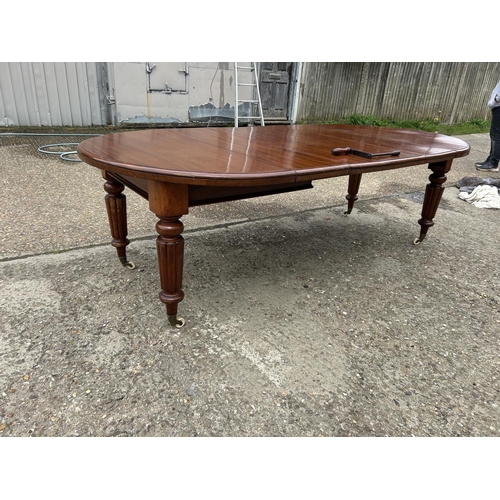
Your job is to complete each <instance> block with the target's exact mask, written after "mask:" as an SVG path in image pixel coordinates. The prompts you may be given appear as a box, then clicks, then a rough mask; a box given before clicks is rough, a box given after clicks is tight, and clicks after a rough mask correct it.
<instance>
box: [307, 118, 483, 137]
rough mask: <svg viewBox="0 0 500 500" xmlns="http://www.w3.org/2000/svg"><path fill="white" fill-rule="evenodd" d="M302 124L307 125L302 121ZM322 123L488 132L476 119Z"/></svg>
mask: <svg viewBox="0 0 500 500" xmlns="http://www.w3.org/2000/svg"><path fill="white" fill-rule="evenodd" d="M303 123H308V122H306V121H304V122H303ZM322 123H331V124H335V123H338V124H347V125H370V126H374V127H394V128H407V129H414V130H425V131H427V132H438V133H440V134H446V135H466V134H482V133H486V132H489V131H490V122H489V121H488V120H483V119H480V118H476V119H474V120H469V121H466V122H462V123H455V124H453V125H449V124H446V123H441V122H440V121H439V119H437V118H436V119H432V118H427V119H425V120H391V119H388V118H379V117H377V116H371V115H358V114H354V115H349V116H347V117H345V118H343V119H341V120H328V121H325V122H322Z"/></svg>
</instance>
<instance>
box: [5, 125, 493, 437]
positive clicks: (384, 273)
mask: <svg viewBox="0 0 500 500" xmlns="http://www.w3.org/2000/svg"><path fill="white" fill-rule="evenodd" d="M83 138H84V137H81V136H76V135H75V136H74V137H66V136H65V137H56V136H53V137H47V136H18V137H5V136H3V137H2V136H0V167H1V169H2V176H1V178H0V242H1V244H0V315H1V318H2V324H1V325H0V361H1V364H0V366H1V368H0V435H2V436H499V435H500V420H499V404H500V380H499V379H500V349H499V347H500V336H499V330H500V280H499V278H500V271H499V266H498V262H497V259H498V248H499V224H498V221H499V219H498V217H499V213H498V210H487V209H478V208H475V207H474V206H472V205H469V204H468V203H466V202H464V201H462V200H460V199H459V198H458V196H457V195H458V189H457V188H456V187H455V186H454V184H455V182H456V181H457V180H459V179H461V178H463V177H464V176H476V175H478V174H479V175H480V173H479V172H477V171H476V170H475V169H474V166H473V164H474V162H475V161H478V160H482V159H484V158H485V157H486V155H487V152H488V150H489V136H488V134H475V135H469V136H462V137H461V138H462V139H463V140H465V141H466V142H468V143H469V144H470V145H471V153H470V155H469V156H467V157H465V158H461V159H458V160H456V161H455V162H454V166H453V168H452V171H451V172H450V174H449V176H448V181H447V183H446V190H445V193H444V196H443V200H442V202H441V206H440V208H439V209H438V213H437V216H436V218H435V222H436V224H435V226H434V227H432V228H431V229H430V230H429V233H428V236H427V238H426V240H425V241H424V242H423V243H422V244H421V245H418V246H414V245H413V244H412V240H413V238H414V237H415V236H417V235H418V233H419V228H420V226H419V225H418V224H417V220H418V219H419V218H420V210H421V203H422V200H423V192H424V188H425V185H426V183H427V178H428V175H429V173H430V171H429V170H428V169H427V168H426V165H422V166H421V167H413V168H409V169H401V170H397V171H388V172H381V173H377V174H370V175H365V176H364V178H363V180H362V184H361V189H360V193H359V200H358V201H357V202H356V205H355V209H354V211H353V213H352V214H351V215H350V216H349V217H344V216H343V215H342V214H343V210H344V208H345V199H344V197H345V194H346V187H347V179H346V178H337V179H331V180H323V181H318V182H316V183H315V188H314V189H312V190H308V191H304V192H298V193H293V194H286V195H276V196H272V197H267V198H261V199H252V200H245V201H238V202H230V203H226V204H220V205H214V206H206V207H197V208H195V209H193V210H192V212H191V213H190V215H188V216H186V217H185V218H184V219H183V221H184V224H185V232H184V237H185V240H186V254H185V270H184V272H185V276H184V291H185V293H186V297H185V299H184V301H183V302H181V303H180V306H179V313H180V315H181V316H183V317H184V318H185V319H186V325H185V326H184V327H183V328H181V329H172V328H171V327H170V326H169V325H168V322H167V319H166V312H165V308H164V306H163V304H161V303H160V302H159V300H158V292H159V278H158V271H157V261H156V250H155V237H156V235H155V231H154V225H155V223H156V218H155V216H154V215H153V214H151V213H150V212H149V210H148V207H147V203H146V202H145V201H144V200H142V199H140V198H139V197H138V196H136V195H135V194H134V193H130V192H129V193H130V194H129V196H128V198H127V203H128V219H129V239H130V240H131V244H130V245H129V247H128V248H129V250H128V255H129V258H130V259H131V260H133V261H134V262H135V264H136V269H135V270H128V269H125V268H123V267H122V266H121V265H120V263H119V261H118V259H117V258H116V252H115V250H114V249H113V248H112V247H111V246H110V245H109V241H110V236H109V229H108V223H107V216H106V211H105V207H104V201H103V198H104V194H105V193H104V191H103V188H102V179H101V176H100V173H99V171H98V170H97V169H95V168H92V167H90V166H88V165H86V164H84V163H79V162H70V161H64V160H62V159H60V158H59V156H57V155H48V154H42V153H40V152H39V151H38V150H37V147H38V146H40V145H44V144H49V143H60V142H79V141H80V140H82V139H83ZM492 175H493V176H495V177H497V178H498V177H500V175H499V174H498V173H496V174H492ZM480 176H481V175H480ZM483 177H484V175H483ZM126 192H127V191H126Z"/></svg>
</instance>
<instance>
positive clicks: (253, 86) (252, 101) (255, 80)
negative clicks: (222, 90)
mask: <svg viewBox="0 0 500 500" xmlns="http://www.w3.org/2000/svg"><path fill="white" fill-rule="evenodd" d="M242 71H245V72H250V73H252V82H251V83H246V82H245V83H243V82H241V79H240V78H239V77H238V72H240V73H241V72H242ZM239 87H246V88H247V90H253V91H254V92H253V93H252V95H251V98H245V99H240V93H239ZM234 88H235V97H236V99H235V105H234V126H235V127H238V125H239V122H240V119H241V120H249V121H250V122H252V121H253V120H260V124H261V126H264V125H265V123H264V113H263V112H262V101H261V98H260V91H259V74H258V68H257V63H254V62H252V63H250V66H239V65H238V63H237V62H235V63H234ZM247 93H248V92H247ZM245 97H247V96H245ZM241 103H248V104H249V105H250V106H249V108H250V111H251V112H250V116H246V115H243V116H241V117H240V116H239V109H238V106H239V105H240V104H241ZM257 113H258V114H257Z"/></svg>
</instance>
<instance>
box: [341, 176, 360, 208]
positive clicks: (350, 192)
mask: <svg viewBox="0 0 500 500" xmlns="http://www.w3.org/2000/svg"><path fill="white" fill-rule="evenodd" d="M360 182H361V174H349V184H348V187H347V196H346V197H345V198H346V200H347V210H346V211H345V212H344V215H349V214H350V213H351V212H352V207H353V206H354V202H355V201H356V200H357V199H358V191H359V184H360Z"/></svg>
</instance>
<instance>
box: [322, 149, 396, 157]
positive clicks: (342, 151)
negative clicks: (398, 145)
mask: <svg viewBox="0 0 500 500" xmlns="http://www.w3.org/2000/svg"><path fill="white" fill-rule="evenodd" d="M400 153H401V151H389V152H387V153H366V152H364V151H358V150H357V149H351V148H335V149H332V154H333V155H335V156H338V155H348V154H352V155H356V156H362V157H363V158H375V157H377V156H399V154H400Z"/></svg>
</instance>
